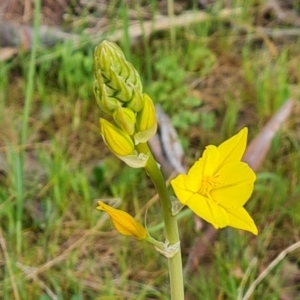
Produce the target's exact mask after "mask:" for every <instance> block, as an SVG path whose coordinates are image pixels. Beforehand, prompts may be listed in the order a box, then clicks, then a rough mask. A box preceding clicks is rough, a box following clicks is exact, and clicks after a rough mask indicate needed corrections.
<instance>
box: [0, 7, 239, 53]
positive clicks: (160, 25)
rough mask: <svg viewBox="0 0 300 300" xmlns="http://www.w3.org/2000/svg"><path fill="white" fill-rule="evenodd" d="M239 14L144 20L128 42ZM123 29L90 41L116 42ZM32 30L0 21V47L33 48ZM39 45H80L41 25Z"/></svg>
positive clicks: (76, 37)
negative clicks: (107, 40)
mask: <svg viewBox="0 0 300 300" xmlns="http://www.w3.org/2000/svg"><path fill="white" fill-rule="evenodd" d="M240 13H241V9H240V8H237V9H223V10H221V11H220V13H219V15H217V16H211V15H209V14H207V13H205V12H201V11H200V12H198V11H196V12H194V11H192V12H191V11H190V12H186V13H183V14H181V15H179V16H176V17H174V18H173V20H172V23H171V22H170V18H169V17H168V16H158V17H156V18H155V19H154V20H150V21H145V22H144V23H143V26H141V25H140V24H139V23H137V24H133V25H130V26H129V28H128V32H129V36H130V40H131V43H132V44H134V43H136V42H138V39H139V38H141V37H142V36H144V37H150V35H151V34H153V33H154V32H156V31H163V30H168V29H169V30H170V29H171V28H173V27H185V26H188V25H191V24H193V23H197V22H204V21H207V20H209V19H212V18H225V19H226V18H229V17H232V16H233V15H237V14H240ZM123 32H124V31H123V29H119V30H117V31H116V32H115V33H113V34H109V36H107V35H106V34H105V33H104V32H101V33H100V34H98V35H91V36H90V42H91V43H93V44H98V43H99V42H100V41H102V40H103V39H104V38H108V39H109V40H110V41H113V42H118V41H120V40H121V39H122V37H123ZM32 36H33V29H32V28H31V27H29V26H25V25H19V24H16V23H13V22H8V21H4V20H2V19H1V18H0V46H1V47H22V48H24V49H28V48H31V46H32ZM39 36H40V41H41V44H42V45H44V46H53V45H55V44H57V43H60V42H63V41H73V42H74V47H76V46H77V47H79V46H80V36H79V35H76V34H70V33H66V32H63V31H61V30H60V29H59V28H56V27H48V26H41V28H40V31H39Z"/></svg>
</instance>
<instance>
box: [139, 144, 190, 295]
mask: <svg viewBox="0 0 300 300" xmlns="http://www.w3.org/2000/svg"><path fill="white" fill-rule="evenodd" d="M137 148H138V149H139V150H140V151H141V152H143V153H146V152H150V150H149V148H148V145H147V144H139V145H137ZM145 170H146V172H147V174H148V175H149V177H150V179H151V181H152V182H153V184H154V186H155V189H156V191H157V193H158V195H159V197H160V202H161V208H162V214H163V218H164V225H165V232H166V238H167V241H168V242H169V244H170V245H176V244H178V243H179V242H180V240H179V232H178V225H177V219H176V216H173V215H172V203H171V198H170V195H169V192H168V189H167V186H166V184H165V180H164V178H163V175H162V173H161V171H160V169H159V167H158V165H157V163H156V161H155V160H154V158H153V156H152V154H151V152H150V156H149V159H148V161H147V164H146V166H145ZM168 265H169V276H170V290H171V299H172V300H183V299H184V288H183V272H182V259H181V248H180V245H179V247H178V251H177V253H175V255H174V256H173V257H170V258H168Z"/></svg>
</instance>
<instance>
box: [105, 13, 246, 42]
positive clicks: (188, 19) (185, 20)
mask: <svg viewBox="0 0 300 300" xmlns="http://www.w3.org/2000/svg"><path fill="white" fill-rule="evenodd" d="M241 12H242V9H241V8H235V9H223V10H221V11H220V13H219V14H218V15H217V16H211V15H210V14H207V13H205V12H202V11H200V12H198V11H197V12H194V11H192V12H186V13H183V14H181V15H179V16H176V17H174V19H173V20H172V24H171V23H170V18H169V17H166V16H159V17H157V18H156V19H155V20H151V21H146V22H144V23H143V26H140V24H134V25H130V26H129V28H128V31H129V36H130V38H131V42H133V43H134V42H136V41H137V39H138V38H140V37H142V36H144V37H150V35H151V34H153V33H154V32H157V31H163V30H168V29H170V28H171V26H174V27H186V26H188V25H191V24H193V23H197V22H205V21H207V20H210V19H212V18H216V19H218V18H225V19H226V18H228V17H232V16H233V15H239V14H240V13H241ZM122 36H123V30H117V31H116V32H115V33H114V34H113V35H112V36H109V40H110V41H113V42H117V41H120V40H121V38H122Z"/></svg>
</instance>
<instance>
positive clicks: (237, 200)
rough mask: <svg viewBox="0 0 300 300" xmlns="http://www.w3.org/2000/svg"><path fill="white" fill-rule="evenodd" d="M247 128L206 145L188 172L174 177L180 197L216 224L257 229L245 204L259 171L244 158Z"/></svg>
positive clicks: (198, 213)
mask: <svg viewBox="0 0 300 300" xmlns="http://www.w3.org/2000/svg"><path fill="white" fill-rule="evenodd" d="M247 134H248V129H247V128H243V129H242V130H241V131H240V132H239V133H238V134H236V135H234V136H233V137H232V138H230V139H228V140H226V141H225V142H223V143H222V144H221V145H220V146H219V147H216V146H212V145H210V146H207V147H206V149H205V151H204V153H203V156H202V157H201V158H200V159H199V160H198V161H196V163H195V164H194V165H193V166H192V167H191V169H190V170H189V172H188V174H187V175H185V174H180V175H178V176H177V177H176V178H175V179H173V180H172V181H171V185H172V187H173V189H174V191H175V194H176V196H177V198H178V199H179V201H180V202H181V203H182V204H183V205H187V206H188V207H189V208H190V209H191V210H192V211H193V212H194V213H195V214H197V215H198V216H199V217H201V218H203V219H204V220H206V221H207V222H209V223H211V224H212V225H213V226H214V227H215V228H217V229H218V228H223V227H226V226H231V227H235V228H238V229H243V230H247V231H250V232H252V233H253V234H256V235H257V233H258V231H257V227H256V225H255V223H254V221H253V220H252V218H251V217H250V215H249V214H248V213H247V211H246V210H245V209H244V208H243V206H244V204H245V203H246V202H247V200H248V199H249V198H250V196H251V194H252V192H253V185H254V181H255V180H256V175H255V173H254V172H253V170H252V169H251V168H250V167H249V166H248V165H247V164H246V163H244V162H241V159H242V156H243V154H244V152H245V149H246V144H247Z"/></svg>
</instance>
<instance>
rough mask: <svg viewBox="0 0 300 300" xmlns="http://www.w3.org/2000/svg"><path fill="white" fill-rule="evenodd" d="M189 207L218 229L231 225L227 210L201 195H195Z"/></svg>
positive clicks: (190, 200) (188, 203) (189, 202)
mask: <svg viewBox="0 0 300 300" xmlns="http://www.w3.org/2000/svg"><path fill="white" fill-rule="evenodd" d="M187 205H188V207H189V208H190V209H191V210H192V211H193V212H194V213H195V214H196V215H198V216H199V217H201V218H202V219H204V220H205V221H207V222H208V223H211V224H212V225H213V226H214V227H215V228H216V229H218V228H223V227H225V226H228V225H229V224H230V223H229V219H228V217H227V214H226V211H225V209H224V208H222V207H220V206H219V205H217V204H216V203H215V202H214V201H212V200H210V199H208V198H205V197H203V196H202V195H200V194H194V195H193V196H192V197H191V198H190V199H189V201H188V202H187Z"/></svg>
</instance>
